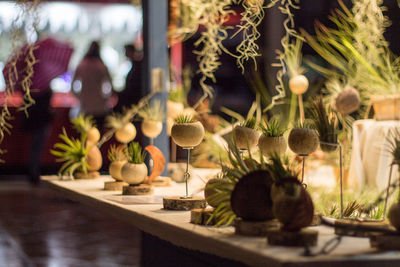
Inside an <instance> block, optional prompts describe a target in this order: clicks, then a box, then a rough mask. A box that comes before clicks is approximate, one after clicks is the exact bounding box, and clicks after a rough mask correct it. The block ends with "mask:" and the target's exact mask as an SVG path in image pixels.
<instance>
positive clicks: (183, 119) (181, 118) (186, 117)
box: [175, 114, 195, 124]
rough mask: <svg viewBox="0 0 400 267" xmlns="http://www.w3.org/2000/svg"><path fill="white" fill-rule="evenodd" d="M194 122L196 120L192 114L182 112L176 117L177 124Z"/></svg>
mask: <svg viewBox="0 0 400 267" xmlns="http://www.w3.org/2000/svg"><path fill="white" fill-rule="evenodd" d="M193 122H195V120H194V119H193V117H192V115H190V114H181V115H178V117H176V119H175V123H176V124H184V123H193Z"/></svg>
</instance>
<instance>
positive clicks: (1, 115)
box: [0, 0, 40, 155]
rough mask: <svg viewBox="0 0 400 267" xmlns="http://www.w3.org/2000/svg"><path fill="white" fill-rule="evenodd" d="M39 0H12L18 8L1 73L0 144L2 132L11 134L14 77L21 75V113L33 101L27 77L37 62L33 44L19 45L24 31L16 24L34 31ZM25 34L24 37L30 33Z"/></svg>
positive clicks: (15, 82) (2, 137) (15, 85)
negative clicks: (2, 88)
mask: <svg viewBox="0 0 400 267" xmlns="http://www.w3.org/2000/svg"><path fill="white" fill-rule="evenodd" d="M39 3H40V0H34V1H27V0H20V1H17V2H16V5H17V6H18V7H19V9H20V10H21V11H20V13H19V15H18V16H17V17H16V18H15V19H14V21H13V23H12V30H11V42H12V47H13V52H12V53H11V54H10V56H9V59H8V61H7V64H6V68H8V73H7V75H5V77H4V79H5V80H6V84H7V86H6V90H5V93H4V101H3V103H2V107H1V112H0V144H1V143H2V142H3V140H4V138H5V135H6V134H11V128H12V125H11V123H10V121H11V120H12V119H13V117H12V115H11V112H10V110H9V108H8V106H9V101H10V98H11V96H12V95H13V93H14V92H15V91H16V88H17V81H18V80H19V78H20V77H23V78H22V79H21V80H20V81H19V82H18V83H20V87H21V90H22V92H23V103H22V106H21V107H19V108H18V111H23V112H24V113H25V115H26V116H28V108H29V107H30V106H32V105H33V104H34V103H35V100H34V99H33V98H32V97H31V89H32V88H31V85H32V81H31V79H32V76H33V73H34V70H33V67H34V65H35V64H36V62H37V61H36V59H35V55H34V53H33V52H34V50H35V46H34V45H33V44H25V46H23V44H24V43H26V38H24V37H23V34H26V32H24V31H23V30H22V29H21V28H20V27H21V25H24V24H27V25H30V26H31V27H32V29H31V30H32V31H31V32H32V33H34V32H36V31H35V29H36V25H37V23H38V13H37V7H38V5H39ZM28 20H30V23H27V21H28ZM26 37H27V39H28V38H31V37H32V36H26ZM21 47H23V48H21ZM21 61H22V62H23V64H24V65H25V68H24V69H23V70H22V71H21V70H18V68H17V65H18V64H21V63H22V62H21ZM18 87H19V84H18ZM5 152H6V151H5V150H4V149H0V155H1V154H4V153H5Z"/></svg>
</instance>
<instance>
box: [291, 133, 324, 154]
mask: <svg viewBox="0 0 400 267" xmlns="http://www.w3.org/2000/svg"><path fill="white" fill-rule="evenodd" d="M288 143H289V148H290V149H291V150H292V151H293V152H294V153H296V154H298V155H309V154H311V153H313V152H314V151H315V150H316V149H317V147H318V144H319V139H318V134H317V132H316V131H315V130H313V129H308V128H293V129H292V130H291V131H290V134H289V138H288Z"/></svg>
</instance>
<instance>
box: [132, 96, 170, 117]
mask: <svg viewBox="0 0 400 267" xmlns="http://www.w3.org/2000/svg"><path fill="white" fill-rule="evenodd" d="M138 115H139V116H140V117H141V118H142V119H143V120H149V121H162V120H163V119H164V118H165V112H164V109H163V106H162V105H161V101H159V100H154V101H152V103H149V102H147V103H146V104H145V105H144V106H143V107H142V108H141V109H140V110H139V111H138Z"/></svg>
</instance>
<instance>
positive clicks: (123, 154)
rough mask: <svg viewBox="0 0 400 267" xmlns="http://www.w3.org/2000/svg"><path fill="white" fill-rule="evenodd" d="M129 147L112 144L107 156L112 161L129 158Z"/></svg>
mask: <svg viewBox="0 0 400 267" xmlns="http://www.w3.org/2000/svg"><path fill="white" fill-rule="evenodd" d="M126 150H127V148H126V146H125V145H118V146H117V145H115V144H112V145H111V146H110V148H109V149H108V151H107V157H108V159H109V160H110V161H111V162H114V161H125V160H127V151H126Z"/></svg>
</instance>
